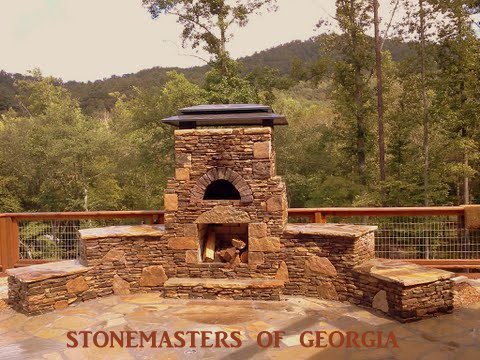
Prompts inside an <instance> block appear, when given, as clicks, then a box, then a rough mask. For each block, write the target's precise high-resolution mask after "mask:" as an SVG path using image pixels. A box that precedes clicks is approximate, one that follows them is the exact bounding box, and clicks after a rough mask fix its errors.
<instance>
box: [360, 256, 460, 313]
mask: <svg viewBox="0 0 480 360" xmlns="http://www.w3.org/2000/svg"><path fill="white" fill-rule="evenodd" d="M454 276H455V274H454V273H451V272H448V271H444V270H438V269H434V268H427V267H423V266H419V265H416V264H412V263H408V262H402V261H398V260H385V259H374V260H370V261H368V262H366V263H364V264H361V265H359V266H357V267H355V269H354V278H355V286H356V290H355V291H353V292H352V294H353V297H354V300H356V301H355V302H357V303H358V304H360V305H364V306H369V307H373V308H375V309H378V310H381V311H382V312H384V313H386V314H388V315H390V316H392V317H394V318H395V319H397V320H399V321H401V322H408V321H414V320H419V319H422V318H425V317H430V316H435V315H439V314H442V313H449V312H451V311H452V310H453V285H454V284H453V280H451V279H452V278H453V277H454Z"/></svg>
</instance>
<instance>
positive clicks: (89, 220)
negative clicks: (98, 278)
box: [0, 206, 480, 271]
mask: <svg viewBox="0 0 480 360" xmlns="http://www.w3.org/2000/svg"><path fill="white" fill-rule="evenodd" d="M288 214H289V219H290V221H292V222H315V223H326V222H329V223H349V224H368V225H376V226H378V230H377V232H376V234H375V237H376V240H375V250H376V256H377V257H382V258H390V259H406V260H411V261H415V262H417V263H422V264H424V265H428V264H432V265H434V266H443V265H445V267H455V266H460V265H461V266H462V267H463V268H469V267H480V231H479V230H469V229H467V228H466V227H465V222H464V208H463V207H461V206H451V207H402V208H309V209H297V208H295V209H289V210H288ZM163 215H164V213H163V211H155V210H152V211H98V212H70V213H17V214H0V266H1V268H3V269H6V268H10V267H13V266H18V265H23V264H29V263H35V262H39V261H48V260H62V259H73V258H76V257H77V253H78V230H80V229H84V228H90V227H101V226H110V225H117V224H122V225H123V224H139V223H163V219H164V218H163ZM0 271H1V270H0Z"/></svg>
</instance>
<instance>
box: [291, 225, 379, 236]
mask: <svg viewBox="0 0 480 360" xmlns="http://www.w3.org/2000/svg"><path fill="white" fill-rule="evenodd" d="M375 230H377V227H376V226H366V225H350V224H287V226H286V227H285V231H284V233H285V234H289V235H318V236H324V237H338V238H349V239H356V238H359V237H361V236H363V235H366V234H368V233H371V232H373V231H375Z"/></svg>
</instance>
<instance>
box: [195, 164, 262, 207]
mask: <svg viewBox="0 0 480 360" xmlns="http://www.w3.org/2000/svg"><path fill="white" fill-rule="evenodd" d="M218 180H225V181H228V182H229V183H230V184H232V185H233V186H234V187H235V189H236V190H237V191H238V193H239V194H240V202H242V203H251V202H252V201H253V193H252V190H251V189H250V186H249V185H248V183H247V182H246V181H245V179H244V178H243V177H242V176H241V175H240V174H239V173H237V172H236V171H234V170H232V169H229V168H224V167H220V168H215V169H211V170H209V171H207V172H206V173H205V174H204V175H203V176H201V177H200V178H199V179H198V180H197V182H196V184H195V185H194V187H193V190H192V195H191V200H192V201H202V200H203V198H204V195H205V191H206V190H207V188H208V186H209V185H210V184H212V183H213V182H215V181H218Z"/></svg>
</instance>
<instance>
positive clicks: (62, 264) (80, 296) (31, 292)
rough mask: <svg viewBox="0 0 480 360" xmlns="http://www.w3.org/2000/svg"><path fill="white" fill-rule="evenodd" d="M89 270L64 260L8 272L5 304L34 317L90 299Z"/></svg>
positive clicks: (91, 290) (91, 285) (91, 293)
mask: <svg viewBox="0 0 480 360" xmlns="http://www.w3.org/2000/svg"><path fill="white" fill-rule="evenodd" d="M89 270H90V267H87V266H83V265H81V264H80V263H79V262H78V261H77V260H67V261H59V262H52V263H46V264H39V265H31V266H27V267H22V268H16V269H9V270H7V271H6V273H7V275H8V286H9V291H8V302H9V304H10V305H11V306H12V307H13V308H14V309H15V310H17V311H19V312H22V313H25V314H28V315H37V314H41V313H44V312H48V311H52V310H55V309H63V308H66V307H67V306H68V305H70V304H72V303H75V302H79V301H85V300H88V299H93V298H95V297H96V294H95V292H94V291H93V284H92V281H91V280H90V279H89V277H88V276H86V273H87V272H88V271H89Z"/></svg>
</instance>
